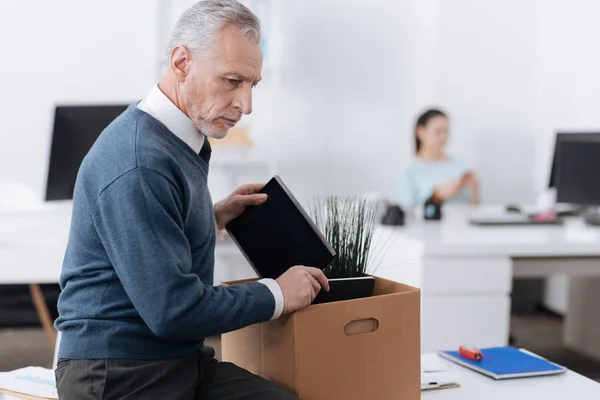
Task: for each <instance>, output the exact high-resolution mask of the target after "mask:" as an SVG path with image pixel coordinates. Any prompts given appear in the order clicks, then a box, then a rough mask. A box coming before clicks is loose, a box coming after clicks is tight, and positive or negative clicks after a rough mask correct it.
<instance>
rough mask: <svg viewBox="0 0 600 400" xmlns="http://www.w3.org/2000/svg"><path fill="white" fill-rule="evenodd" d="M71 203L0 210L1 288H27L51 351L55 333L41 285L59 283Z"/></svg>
mask: <svg viewBox="0 0 600 400" xmlns="http://www.w3.org/2000/svg"><path fill="white" fill-rule="evenodd" d="M71 209H72V205H71V202H55V203H44V204H40V205H39V206H36V207H33V208H31V209H18V210H12V211H8V210H0V269H1V271H2V273H0V285H12V284H27V285H29V290H30V292H31V295H32V298H33V302H34V305H35V308H36V311H37V313H38V315H39V317H40V320H41V322H42V326H43V327H44V330H45V331H46V335H47V336H48V340H49V341H50V343H51V345H52V346H53V347H54V343H55V341H56V331H55V330H54V328H53V326H52V321H51V319H50V314H49V312H48V307H47V305H46V302H45V301H44V297H43V295H42V292H41V289H40V286H39V285H40V284H44V283H58V279H59V277H60V271H61V267H62V260H63V257H64V255H65V248H66V245H67V239H68V235H69V225H70V220H71Z"/></svg>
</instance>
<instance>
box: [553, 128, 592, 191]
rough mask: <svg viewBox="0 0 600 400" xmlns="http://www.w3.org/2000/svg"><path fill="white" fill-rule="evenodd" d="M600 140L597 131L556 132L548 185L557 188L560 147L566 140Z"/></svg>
mask: <svg viewBox="0 0 600 400" xmlns="http://www.w3.org/2000/svg"><path fill="white" fill-rule="evenodd" d="M597 140H600V133H597V132H559V133H557V134H556V141H555V144H554V154H553V156H552V166H551V168H550V180H549V182H548V187H550V188H556V174H557V168H558V163H557V158H558V149H559V147H560V146H561V144H562V143H566V142H581V141H583V142H589V141H597Z"/></svg>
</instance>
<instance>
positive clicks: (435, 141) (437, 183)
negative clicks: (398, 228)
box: [399, 109, 479, 208]
mask: <svg viewBox="0 0 600 400" xmlns="http://www.w3.org/2000/svg"><path fill="white" fill-rule="evenodd" d="M448 130H449V120H448V116H447V115H446V114H445V113H443V112H442V111H440V110H436V109H431V110H427V111H426V112H424V113H423V114H421V116H419V118H418V119H417V123H416V126H415V143H416V158H415V159H414V160H412V161H410V162H409V163H408V164H407V165H406V166H405V167H404V170H403V173H402V178H401V181H400V193H399V203H400V204H401V205H402V206H403V207H405V208H413V207H414V206H417V205H423V204H424V203H425V202H426V201H427V200H430V199H431V200H432V201H433V202H435V203H438V204H441V203H446V202H454V203H464V204H479V184H478V182H477V178H476V177H475V174H474V173H473V172H471V171H469V169H468V168H467V165H466V163H464V162H463V161H461V160H459V159H457V158H455V157H452V156H449V155H448V154H447V153H446V151H445V148H446V143H447V142H448Z"/></svg>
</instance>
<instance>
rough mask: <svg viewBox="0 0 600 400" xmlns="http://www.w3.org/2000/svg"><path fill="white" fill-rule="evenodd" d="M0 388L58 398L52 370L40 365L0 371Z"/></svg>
mask: <svg viewBox="0 0 600 400" xmlns="http://www.w3.org/2000/svg"><path fill="white" fill-rule="evenodd" d="M0 388H2V389H5V390H9V391H11V392H15V393H23V394H28V395H30V396H37V397H43V398H48V399H58V394H57V393H56V381H55V379H54V371H52V370H51V369H46V368H41V367H27V368H21V369H17V370H14V371H11V372H3V373H0Z"/></svg>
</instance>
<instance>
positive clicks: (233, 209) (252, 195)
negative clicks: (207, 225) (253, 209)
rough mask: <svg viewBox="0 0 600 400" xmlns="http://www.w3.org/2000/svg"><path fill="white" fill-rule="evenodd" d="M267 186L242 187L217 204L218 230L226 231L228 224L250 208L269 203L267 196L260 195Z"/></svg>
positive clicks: (257, 184)
mask: <svg viewBox="0 0 600 400" xmlns="http://www.w3.org/2000/svg"><path fill="white" fill-rule="evenodd" d="M264 186H265V185H264V184H262V183H251V184H249V185H244V186H240V187H239V188H237V189H236V190H235V192H233V193H231V194H230V195H229V196H228V197H227V198H225V199H223V200H221V201H219V202H218V203H216V204H215V219H216V222H217V228H218V229H220V230H221V229H225V227H226V226H227V224H228V223H229V222H230V221H231V220H232V219H235V218H236V217H238V216H239V215H240V214H241V213H242V212H243V211H244V210H245V209H246V207H248V206H258V205H261V204H263V203H264V202H265V201H267V198H268V197H267V195H266V194H262V193H258V192H259V191H260V190H261V189H262V188H263V187H264Z"/></svg>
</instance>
